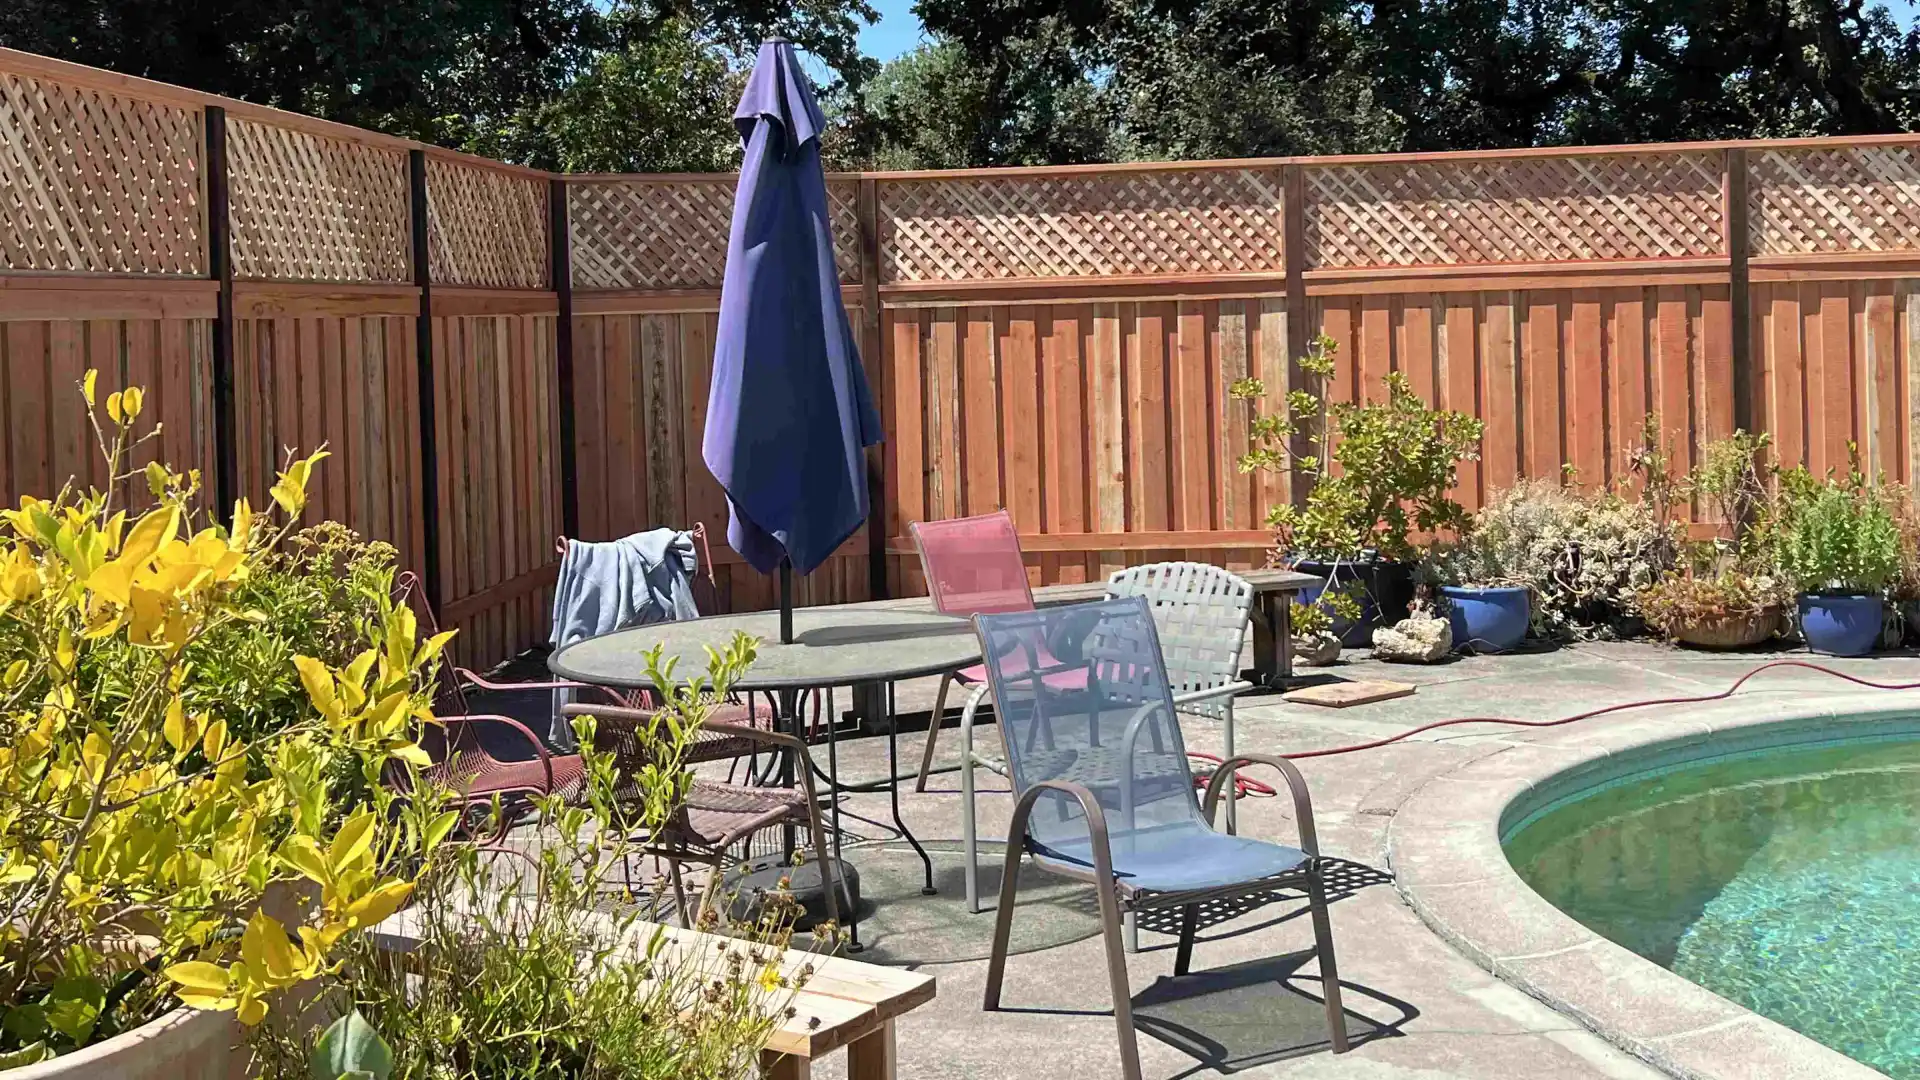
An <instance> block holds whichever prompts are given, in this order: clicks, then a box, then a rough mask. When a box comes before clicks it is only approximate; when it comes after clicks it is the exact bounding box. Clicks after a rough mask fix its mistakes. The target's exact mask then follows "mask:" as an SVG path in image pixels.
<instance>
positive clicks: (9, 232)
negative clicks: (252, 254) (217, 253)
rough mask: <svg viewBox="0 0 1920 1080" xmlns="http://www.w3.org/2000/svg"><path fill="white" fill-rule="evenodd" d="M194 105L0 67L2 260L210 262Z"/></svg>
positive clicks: (70, 269) (42, 263)
mask: <svg viewBox="0 0 1920 1080" xmlns="http://www.w3.org/2000/svg"><path fill="white" fill-rule="evenodd" d="M203 141H204V140H203V139H202V137H201V134H200V114H199V112H198V111H197V110H193V109H187V108H183V107H181V106H177V105H165V104H159V103H156V102H150V101H138V100H134V99H131V98H123V97H118V96H115V95H113V94H109V93H106V92H104V91H101V90H92V89H85V88H82V87H77V86H69V85H66V84H64V83H59V82H51V81H47V80H42V79H33V78H27V77H25V76H20V75H13V74H0V269H4V270H43V271H57V272H63V273H102V274H184V275H189V276H198V275H200V274H203V273H205V272H206V253H205V250H204V249H205V245H206V239H205V236H206V232H205V223H204V221H203V215H204V209H203V208H204V203H203V202H202V200H201V195H200V181H201V167H200V158H201V152H202V144H203Z"/></svg>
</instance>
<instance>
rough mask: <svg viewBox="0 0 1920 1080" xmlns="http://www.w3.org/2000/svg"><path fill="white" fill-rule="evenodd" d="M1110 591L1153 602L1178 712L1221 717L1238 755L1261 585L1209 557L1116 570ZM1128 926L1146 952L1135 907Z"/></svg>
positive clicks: (1230, 809)
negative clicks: (1243, 651)
mask: <svg viewBox="0 0 1920 1080" xmlns="http://www.w3.org/2000/svg"><path fill="white" fill-rule="evenodd" d="M1107 595H1108V596H1109V597H1121V596H1138V597H1140V598H1142V599H1144V600H1145V601H1146V602H1147V606H1148V607H1149V608H1150V609H1151V610H1152V612H1153V625H1154V629H1155V630H1156V631H1157V632H1158V633H1159V635H1160V648H1161V651H1162V652H1163V653H1164V654H1165V660H1164V663H1165V670H1166V673H1167V682H1168V683H1170V684H1172V686H1173V693H1174V702H1175V708H1176V710H1177V711H1179V712H1181V713H1184V714H1185V715H1187V716H1198V717H1203V718H1205V719H1208V720H1218V721H1220V722H1221V724H1222V726H1223V727H1224V729H1225V730H1224V736H1225V743H1226V753H1225V754H1224V755H1223V757H1225V758H1232V757H1233V754H1234V745H1233V699H1234V696H1235V695H1236V694H1239V693H1241V692H1242V691H1246V690H1251V689H1253V684H1252V683H1249V682H1243V681H1241V679H1240V646H1241V643H1242V642H1243V641H1244V639H1245V638H1246V633H1247V623H1248V621H1249V620H1250V619H1251V618H1252V615H1253V586H1252V585H1250V584H1248V583H1247V580H1246V579H1245V578H1243V577H1241V576H1240V575H1238V574H1236V573H1233V572H1232V571H1230V570H1222V569H1221V568H1220V567H1218V566H1211V565H1208V564H1207V563H1196V562H1163V563H1149V564H1147V565H1146V566H1134V567H1129V568H1127V569H1125V570H1118V571H1115V572H1114V574H1113V576H1112V577H1109V578H1108V579H1107ZM1239 786H1240V785H1239V784H1237V783H1235V784H1228V785H1227V828H1229V829H1232V828H1236V827H1238V826H1239V824H1240V819H1239V815H1238V814H1237V813H1236V807H1235V806H1234V800H1235V794H1236V789H1237V788H1238V787H1239ZM1126 930H1127V933H1126V941H1127V951H1128V952H1137V951H1139V949H1140V931H1139V928H1138V927H1137V926H1135V925H1134V913H1133V912H1132V911H1128V912H1127V925H1126Z"/></svg>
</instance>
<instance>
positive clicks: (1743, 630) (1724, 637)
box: [1668, 608, 1780, 649]
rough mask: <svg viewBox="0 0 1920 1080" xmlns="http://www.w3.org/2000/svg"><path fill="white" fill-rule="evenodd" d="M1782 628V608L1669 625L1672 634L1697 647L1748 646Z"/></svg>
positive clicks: (1674, 637) (1713, 616)
mask: <svg viewBox="0 0 1920 1080" xmlns="http://www.w3.org/2000/svg"><path fill="white" fill-rule="evenodd" d="M1779 632H1780V609H1779V608H1768V609H1767V610H1765V611H1760V612H1747V613H1742V614H1737V615H1709V616H1703V617H1701V618H1697V619H1691V620H1688V621H1686V622H1682V623H1677V624H1675V625H1673V626H1671V627H1669V628H1668V633H1669V634H1670V636H1672V638H1673V639H1674V640H1675V641H1677V642H1679V643H1680V644H1682V645H1688V646H1692V647H1693V648H1696V649H1744V648H1747V647H1749V646H1753V645H1758V644H1760V643H1761V642H1763V641H1765V640H1767V639H1768V638H1770V637H1772V636H1773V635H1775V634H1777V633H1779Z"/></svg>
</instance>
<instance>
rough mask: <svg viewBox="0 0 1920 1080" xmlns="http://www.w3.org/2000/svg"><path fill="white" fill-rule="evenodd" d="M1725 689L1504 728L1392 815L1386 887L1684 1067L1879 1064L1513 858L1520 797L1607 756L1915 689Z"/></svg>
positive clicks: (1872, 709) (1776, 1070)
mask: <svg viewBox="0 0 1920 1080" xmlns="http://www.w3.org/2000/svg"><path fill="white" fill-rule="evenodd" d="M1795 699H1796V700H1764V699H1755V698H1742V699H1734V700H1731V701H1726V702H1720V703H1716V704H1715V705H1713V706H1710V707H1702V706H1692V707H1688V708H1686V709H1665V710H1660V711H1657V712H1654V711H1650V712H1648V713H1647V714H1646V715H1645V716H1644V717H1639V718H1636V719H1634V720H1631V721H1627V722H1624V723H1614V724H1609V725H1595V726H1593V727H1591V728H1586V729H1583V728H1582V727H1581V726H1580V725H1573V726H1571V727H1569V728H1566V729H1563V730H1560V731H1556V732H1555V733H1554V734H1552V735H1551V736H1549V737H1546V738H1542V739H1539V740H1537V741H1530V742H1515V743H1509V744H1505V745H1503V746H1501V747H1500V748H1499V749H1497V750H1493V751H1491V752H1489V753H1487V754H1484V755H1481V756H1479V757H1477V758H1475V759H1473V760H1471V761H1468V762H1465V763H1463V764H1462V765H1460V766H1459V767H1458V768H1456V769H1453V770H1451V771H1449V772H1446V773H1443V774H1440V775H1438V776H1435V777H1433V778H1432V779H1430V780H1428V781H1427V782H1426V783H1424V784H1422V785H1421V786H1420V787H1419V788H1417V789H1415V790H1414V792H1413V793H1412V794H1411V795H1409V796H1408V797H1407V799H1406V800H1405V801H1404V802H1403V803H1402V804H1401V805H1400V807H1399V808H1398V809H1397V811H1396V812H1395V814H1394V817H1393V819H1392V821H1391V822H1390V823H1389V825H1388V829H1387V859H1388V863H1389V865H1390V866H1391V868H1392V870H1393V875H1394V882H1395V888H1396V889H1397V890H1398V891H1399V893H1400V895H1401V897H1402V899H1404V900H1405V901H1406V903H1407V904H1408V906H1409V907H1411V908H1413V910H1414V912H1415V913H1416V914H1418V915H1419V917H1420V919H1421V921H1423V922H1425V923H1426V924H1427V926H1428V928H1430V929H1431V930H1432V931H1433V932H1434V933H1435V934H1436V935H1437V936H1439V937H1440V938H1441V939H1442V940H1443V941H1446V942H1447V943H1448V944H1449V945H1451V946H1453V947H1454V948H1455V949H1456V950H1458V951H1459V952H1461V953H1462V954H1464V955H1466V956H1467V957H1468V958H1469V959H1471V960H1472V961H1473V962H1474V963H1476V964H1478V965H1479V966H1480V967H1482V968H1484V969H1486V970H1487V971H1489V972H1491V973H1492V974H1494V975H1495V976H1497V977H1498V978H1500V979H1501V980H1502V981H1504V982H1507V983H1509V984H1511V985H1513V986H1515V987H1517V988H1519V989H1521V990H1523V991H1525V992H1526V993H1527V994H1529V995H1531V996H1533V997H1535V998H1537V999H1539V1000H1540V1001H1543V1002H1545V1003H1546V1004H1547V1005H1549V1006H1551V1007H1552V1008H1554V1009H1555V1010H1556V1011H1558V1012H1560V1013H1562V1014H1563V1015H1566V1016H1568V1017H1570V1018H1572V1019H1574V1020H1576V1021H1578V1022H1579V1023H1580V1024H1581V1025H1582V1026H1584V1027H1586V1028H1588V1029H1590V1030H1592V1031H1593V1032H1594V1033H1596V1034H1598V1035H1599V1036H1600V1037H1602V1038H1604V1039H1605V1040H1607V1041H1608V1042H1610V1043H1612V1044H1613V1045H1615V1046H1617V1047H1619V1048H1620V1049H1622V1050H1625V1051H1626V1052H1627V1053H1630V1054H1632V1055H1633V1056H1635V1057H1637V1058H1639V1059H1641V1060H1643V1061H1645V1062H1647V1063H1649V1064H1651V1065H1653V1066H1654V1067H1656V1068H1658V1069H1660V1070H1662V1071H1664V1072H1666V1073H1668V1074H1669V1075H1672V1076H1677V1077H1684V1078H1687V1080H1750V1078H1753V1077H1759V1076H1765V1077H1768V1078H1770V1080H1771V1078H1776V1077H1777V1078H1781V1080H1794V1078H1800V1077H1806V1078H1809V1080H1811V1078H1815V1077H1819V1078H1833V1080H1855V1078H1858V1080H1873V1078H1878V1080H1885V1075H1884V1074H1882V1073H1880V1072H1879V1071H1877V1070H1875V1069H1873V1068H1871V1067H1869V1066H1867V1065H1864V1064H1862V1063H1860V1062H1858V1061H1855V1060H1853V1059H1852V1058H1849V1057H1847V1056H1845V1055H1843V1054H1841V1053H1839V1052H1837V1051H1835V1050H1832V1049H1829V1048H1828V1047H1826V1046H1824V1045H1822V1044H1820V1043H1818V1042H1815V1041H1814V1040H1812V1039H1810V1038H1807V1037H1806V1036H1804V1035H1801V1034H1799V1033H1798V1032H1795V1031H1793V1030H1792V1029H1790V1028H1787V1027H1786V1026H1784V1025H1782V1024H1779V1023H1777V1022H1775V1021H1772V1020H1769V1019H1767V1018H1765V1017H1763V1016H1760V1015H1759V1014H1757V1013H1754V1012H1751V1011H1750V1010H1748V1009H1746V1008H1744V1007H1742V1006H1740V1005H1738V1004H1735V1003H1734V1002H1732V1001H1729V1000H1727V999H1726V998H1723V997H1721V996H1720V995H1718V994H1716V993H1714V992H1713V991H1711V990H1708V989H1706V988H1705V987H1702V986H1700V985H1698V984H1696V983H1694V982H1691V981H1689V980H1688V979H1686V978H1684V977H1682V976H1679V975H1676V974H1674V973H1673V972H1671V971H1668V970H1667V969H1665V968H1662V967H1660V966H1659V965H1658V964H1655V963H1653V962H1652V961H1649V960H1646V959H1643V958H1641V957H1640V956H1637V955H1635V954H1634V953H1632V952H1631V951H1629V950H1627V949H1625V948H1623V947H1621V946H1619V945H1616V944H1614V943H1613V942H1611V941H1608V940H1606V939H1604V938H1602V937H1600V936H1599V935H1597V934H1595V933H1594V932H1593V931H1591V930H1588V929H1587V928H1586V927H1585V926H1582V925H1581V924H1580V923H1579V922H1577V921H1575V920H1574V919H1573V918H1572V917H1571V916H1569V915H1567V914H1565V913H1564V912H1562V911H1560V910H1559V909H1558V908H1556V907H1554V906H1553V905H1552V904H1550V903H1548V902H1547V901H1546V900H1545V899H1543V898H1542V897H1540V895H1539V894H1538V893H1535V892H1534V891H1533V889H1532V888H1530V887H1529V886H1528V885H1527V884H1526V883H1525V882H1524V881H1522V880H1521V878H1520V876H1519V874H1518V873H1517V872H1515V871H1514V869H1513V867H1512V865H1511V864H1510V863H1508V861H1507V858H1506V854H1505V852H1504V850H1503V849H1502V848H1501V845H1500V835H1501V829H1502V828H1503V826H1504V825H1505V824H1506V823H1507V822H1508V820H1509V818H1510V811H1511V810H1512V809H1513V808H1515V807H1520V806H1525V805H1526V804H1527V802H1528V801H1529V800H1533V801H1538V800H1539V799H1540V798H1541V797H1542V795H1543V793H1544V792H1546V791H1548V790H1552V789H1556V788H1557V787H1558V785H1562V784H1567V783H1573V782H1575V780H1576V779H1577V778H1578V777H1579V775H1580V774H1581V773H1587V772H1593V771H1596V770H1601V769H1604V767H1605V763H1606V762H1607V761H1608V759H1610V758H1614V757H1616V756H1624V755H1632V756H1633V757H1636V758H1638V757H1642V756H1648V757H1651V756H1653V755H1655V754H1658V753H1661V752H1665V751H1668V750H1672V749H1678V748H1682V747H1687V748H1696V749H1697V750H1698V751H1699V752H1701V753H1713V752H1715V746H1716V744H1720V745H1721V746H1723V747H1729V748H1731V747H1736V746H1740V745H1750V744H1751V742H1752V740H1753V738H1754V737H1755V736H1756V735H1757V734H1759V733H1760V732H1761V731H1762V730H1767V731H1772V732H1776V733H1780V734H1785V733H1788V732H1793V731H1796V730H1811V729H1813V728H1815V727H1818V728H1820V729H1822V730H1832V729H1833V727H1834V725H1851V724H1856V723H1859V724H1872V723H1875V722H1876V721H1878V722H1881V723H1884V722H1885V721H1886V719H1887V718H1888V717H1890V716H1895V715H1902V714H1904V715H1907V716H1911V715H1912V714H1913V713H1914V712H1915V711H1916V709H1920V694H1915V693H1898V694H1893V693H1871V694H1861V693H1852V694H1839V695H1823V696H1821V697H1819V698H1818V699H1816V700H1817V701H1818V704H1817V705H1816V704H1810V703H1809V702H1808V698H1807V696H1806V695H1795Z"/></svg>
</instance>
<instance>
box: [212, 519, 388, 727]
mask: <svg viewBox="0 0 1920 1080" xmlns="http://www.w3.org/2000/svg"><path fill="white" fill-rule="evenodd" d="M396 559H397V553H396V552H395V551H394V549H393V546H392V545H390V544H386V543H382V542H380V541H369V540H365V539H362V538H361V537H360V536H359V535H358V534H356V533H354V532H353V530H351V529H349V528H347V527H346V526H344V525H341V524H339V523H338V522H332V521H328V522H323V523H321V524H319V525H315V526H312V527H310V528H306V529H302V530H300V531H299V532H296V533H294V534H293V535H291V536H289V537H288V538H287V540H286V542H285V543H284V544H282V545H281V546H280V547H279V548H278V549H276V550H274V551H271V552H267V553H265V554H263V555H262V557H261V559H260V561H259V563H258V564H257V565H256V566H255V567H254V568H253V572H252V574H250V575H249V576H248V578H247V580H246V581H244V582H241V583H240V585H239V587H238V588H237V589H236V590H235V593H234V601H235V602H236V603H239V604H242V605H245V606H246V607H247V608H248V609H250V610H252V611H256V612H259V613H260V615H261V616H262V618H261V619H259V620H258V621H254V622H249V623H247V624H244V625H230V626H220V627H216V628H214V629H213V630H211V631H210V632H209V633H208V634H207V635H206V636H205V637H204V638H202V639H201V640H200V641H199V642H197V643H195V645H194V647H193V648H192V649H191V650H190V652H189V658H190V659H191V661H192V663H193V665H194V668H195V670H196V672H197V674H198V675H199V678H198V679H197V680H196V681H195V688H194V691H193V696H192V697H191V698H190V699H189V706H190V707H192V706H195V705H199V704H201V703H202V702H203V701H204V702H205V703H206V704H208V705H211V704H213V703H218V704H219V706H220V708H221V710H222V712H223V714H224V715H225V716H227V717H228V718H229V719H228V726H229V727H230V728H231V729H232V731H233V732H234V734H236V735H238V736H241V737H242V738H247V739H253V738H257V737H259V736H261V735H264V734H267V733H269V732H273V731H277V730H279V729H281V728H284V727H286V726H288V725H290V724H293V723H297V722H298V721H299V720H300V719H301V718H303V717H305V716H307V715H308V714H309V713H310V712H311V710H312V706H311V705H310V704H309V703H308V701H307V695H306V691H305V690H304V689H303V688H302V687H301V685H300V675H299V672H298V671H296V670H295V669H294V665H293V658H294V657H296V656H311V657H314V658H315V659H318V660H319V661H321V662H322V663H324V664H326V665H328V666H330V667H339V666H342V665H344V664H346V663H347V662H348V661H350V660H352V659H353V657H354V655H355V654H356V653H358V652H359V651H360V650H361V649H362V648H364V647H365V642H366V638H367V632H368V630H369V628H370V627H372V626H373V625H374V623H375V622H376V621H377V620H378V619H379V618H380V613H381V611H382V609H383V608H384V607H385V606H387V605H388V604H389V602H390V598H391V597H392V596H393V577H394V566H395V562H396Z"/></svg>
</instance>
